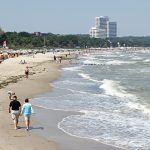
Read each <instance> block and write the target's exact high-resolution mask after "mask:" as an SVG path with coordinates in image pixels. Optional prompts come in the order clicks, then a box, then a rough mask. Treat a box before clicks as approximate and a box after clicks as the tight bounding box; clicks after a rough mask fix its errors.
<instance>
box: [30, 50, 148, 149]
mask: <svg viewBox="0 0 150 150" xmlns="http://www.w3.org/2000/svg"><path fill="white" fill-rule="evenodd" d="M75 63H76V64H72V65H70V66H68V67H66V68H63V69H62V70H61V72H62V77H61V78H60V79H59V80H57V81H55V82H54V83H53V87H54V88H53V91H52V92H51V93H48V94H46V95H43V96H41V97H38V98H35V99H33V100H32V103H33V104H34V105H37V106H40V107H43V108H45V109H55V110H56V109H57V110H64V111H75V112H81V113H82V114H81V115H72V116H68V117H66V118H63V119H62V121H61V122H59V124H58V127H59V129H61V130H62V131H64V132H66V133H67V134H69V135H71V136H76V137H80V138H89V139H93V140H96V141H97V142H103V143H106V144H110V145H114V146H117V147H123V148H126V149H131V150H149V149H150V51H146V50H142V49H141V50H139V51H135V50H131V51H125V50H112V51H111V50H108V51H99V52H93V53H89V54H84V55H82V56H79V57H78V59H77V60H75Z"/></svg>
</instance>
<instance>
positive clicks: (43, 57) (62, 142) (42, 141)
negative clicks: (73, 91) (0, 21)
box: [0, 53, 119, 150]
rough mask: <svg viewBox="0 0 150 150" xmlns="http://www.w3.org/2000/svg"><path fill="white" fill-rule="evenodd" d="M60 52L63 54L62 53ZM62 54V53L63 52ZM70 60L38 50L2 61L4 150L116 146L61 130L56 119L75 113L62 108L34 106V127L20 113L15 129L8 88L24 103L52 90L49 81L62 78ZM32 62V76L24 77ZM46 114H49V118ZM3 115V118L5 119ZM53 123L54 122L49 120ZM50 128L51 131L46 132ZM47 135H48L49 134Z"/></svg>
mask: <svg viewBox="0 0 150 150" xmlns="http://www.w3.org/2000/svg"><path fill="white" fill-rule="evenodd" d="M59 55H60V54H59ZM61 55H62V54H61ZM24 59H25V60H26V62H27V64H19V62H20V60H24ZM67 63H68V62H66V61H63V63H62V64H60V63H56V62H54V61H53V54H52V53H47V54H37V55H35V56H34V58H33V57H32V56H20V57H17V58H10V59H8V60H5V61H4V62H3V63H2V64H0V70H1V72H0V75H1V79H0V85H1V89H0V97H1V99H0V117H1V123H0V133H1V134H0V149H1V150H6V149H7V150H19V149H22V150H25V149H28V150H33V149H34V150H42V149H46V150H57V149H60V150H78V149H87V150H93V149H94V150H100V149H102V150H117V149H119V148H115V147H112V146H108V145H104V144H101V143H97V142H94V141H91V140H87V139H80V138H76V137H71V136H69V135H67V134H65V133H63V132H62V131H61V130H58V128H57V123H58V122H59V121H61V120H62V119H63V118H64V117H66V116H68V115H71V114H74V113H73V112H61V111H53V110H44V109H42V108H37V107H35V110H36V114H35V115H33V119H32V123H31V131H30V132H27V131H26V130H25V125H24V118H23V117H22V116H21V117H20V122H19V126H20V129H18V130H14V129H13V122H12V120H11V117H10V114H9V113H8V105H9V102H10V100H9V99H8V93H7V92H8V91H10V90H11V91H14V92H15V93H16V95H17V96H18V99H19V101H20V102H21V103H22V104H23V102H24V99H25V98H27V97H28V98H32V97H34V96H35V95H38V94H42V93H46V92H48V91H50V90H52V86H51V85H50V84H49V83H51V82H52V81H54V80H56V79H58V78H59V76H60V75H61V74H60V71H59V69H60V68H61V67H62V66H63V65H64V64H67ZM26 66H29V67H31V68H30V73H31V75H30V76H29V79H26V78H24V70H25V67H26ZM46 114H48V116H49V120H48V122H43V121H45V120H46V118H45V117H46ZM2 118H4V119H3V120H2ZM49 123H51V124H49ZM47 131H49V132H51V133H52V134H51V135H46V133H49V132H47ZM47 137H48V138H47Z"/></svg>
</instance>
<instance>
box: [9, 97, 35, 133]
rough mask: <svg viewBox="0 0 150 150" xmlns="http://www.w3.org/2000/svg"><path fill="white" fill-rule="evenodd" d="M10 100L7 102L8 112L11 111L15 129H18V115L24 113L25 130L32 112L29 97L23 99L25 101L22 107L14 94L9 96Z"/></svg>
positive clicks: (27, 128) (27, 127)
mask: <svg viewBox="0 0 150 150" xmlns="http://www.w3.org/2000/svg"><path fill="white" fill-rule="evenodd" d="M10 97H11V96H10ZM10 100H12V101H11V102H10V104H9V113H11V116H12V119H13V121H14V127H15V129H18V121H19V116H20V115H24V119H25V125H26V130H27V131H28V130H29V125H30V117H31V114H32V113H33V109H32V105H31V104H30V103H29V99H28V98H26V99H25V103H24V104H23V106H22V109H21V103H20V102H19V101H18V99H17V96H16V95H14V96H13V97H12V98H10Z"/></svg>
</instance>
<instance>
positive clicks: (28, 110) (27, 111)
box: [21, 98, 33, 131]
mask: <svg viewBox="0 0 150 150" xmlns="http://www.w3.org/2000/svg"><path fill="white" fill-rule="evenodd" d="M32 113H33V108H32V105H31V104H30V103H29V99H28V98H26V99H25V103H24V104H23V106H22V111H21V114H23V115H24V119H25V125H26V130H27V131H28V130H29V126H30V117H31V114H32Z"/></svg>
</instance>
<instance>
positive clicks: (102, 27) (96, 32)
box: [90, 16, 117, 39]
mask: <svg viewBox="0 0 150 150" xmlns="http://www.w3.org/2000/svg"><path fill="white" fill-rule="evenodd" d="M90 37H93V38H102V39H105V38H113V37H117V23H116V22H109V17H107V16H101V17H96V18H95V27H92V28H91V29H90Z"/></svg>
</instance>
